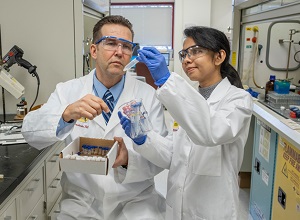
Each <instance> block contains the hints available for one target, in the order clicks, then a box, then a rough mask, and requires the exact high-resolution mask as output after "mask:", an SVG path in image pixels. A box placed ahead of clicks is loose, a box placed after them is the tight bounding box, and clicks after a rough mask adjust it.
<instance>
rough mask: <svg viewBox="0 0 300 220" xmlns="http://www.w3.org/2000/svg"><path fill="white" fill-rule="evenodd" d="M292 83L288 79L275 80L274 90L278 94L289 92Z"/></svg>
mask: <svg viewBox="0 0 300 220" xmlns="http://www.w3.org/2000/svg"><path fill="white" fill-rule="evenodd" d="M290 84H291V83H290V81H288V80H275V84H274V91H275V92H277V93H278V94H289V93H290Z"/></svg>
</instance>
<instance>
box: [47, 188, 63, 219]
mask: <svg viewBox="0 0 300 220" xmlns="http://www.w3.org/2000/svg"><path fill="white" fill-rule="evenodd" d="M60 199H61V194H60V196H59V197H58V199H57V201H56V202H55V205H54V206H53V208H52V210H51V211H50V213H49V215H48V220H56V219H57V216H58V215H59V213H60V209H59V202H60Z"/></svg>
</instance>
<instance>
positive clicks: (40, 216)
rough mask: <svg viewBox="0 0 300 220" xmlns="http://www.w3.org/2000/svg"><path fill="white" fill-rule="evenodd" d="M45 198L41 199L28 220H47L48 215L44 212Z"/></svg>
mask: <svg viewBox="0 0 300 220" xmlns="http://www.w3.org/2000/svg"><path fill="white" fill-rule="evenodd" d="M44 200H45V198H44V196H42V197H41V198H40V200H39V201H38V203H37V204H36V206H35V207H34V209H33V211H32V212H31V213H30V214H29V216H28V218H27V220H46V214H45V212H44Z"/></svg>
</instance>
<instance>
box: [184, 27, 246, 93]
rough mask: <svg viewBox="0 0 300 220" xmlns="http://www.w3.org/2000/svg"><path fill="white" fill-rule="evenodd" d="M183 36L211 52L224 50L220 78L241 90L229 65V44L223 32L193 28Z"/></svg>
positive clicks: (235, 73)
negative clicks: (226, 79) (224, 54)
mask: <svg viewBox="0 0 300 220" xmlns="http://www.w3.org/2000/svg"><path fill="white" fill-rule="evenodd" d="M184 35H185V36H186V37H190V38H192V39H193V40H194V41H195V43H196V44H197V45H199V46H201V47H203V48H206V49H208V50H211V51H213V52H216V53H218V52H219V51H220V50H224V51H225V53H226V58H225V60H224V61H223V63H222V64H221V76H222V78H225V77H227V78H228V80H229V82H230V83H231V84H232V85H234V86H236V87H238V88H243V84H242V81H241V78H240V76H239V74H238V72H237V71H236V70H235V69H234V68H233V66H232V65H230V63H229V56H230V44H229V41H228V39H227V37H226V35H225V34H224V33H223V32H221V31H219V30H217V29H214V28H210V27H202V26H194V27H189V28H186V29H185V30H184Z"/></svg>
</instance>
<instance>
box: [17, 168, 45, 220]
mask: <svg viewBox="0 0 300 220" xmlns="http://www.w3.org/2000/svg"><path fill="white" fill-rule="evenodd" d="M43 194H44V166H42V167H41V168H39V169H38V171H37V174H35V175H33V177H32V178H30V180H29V183H28V184H27V185H26V186H25V188H24V189H23V190H22V192H21V193H20V194H19V196H18V197H17V199H16V201H17V204H18V208H19V210H18V219H20V220H22V219H27V217H28V216H29V214H30V213H31V211H32V210H33V209H34V207H35V206H36V204H37V203H38V201H39V199H40V198H41V196H42V195H43Z"/></svg>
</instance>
